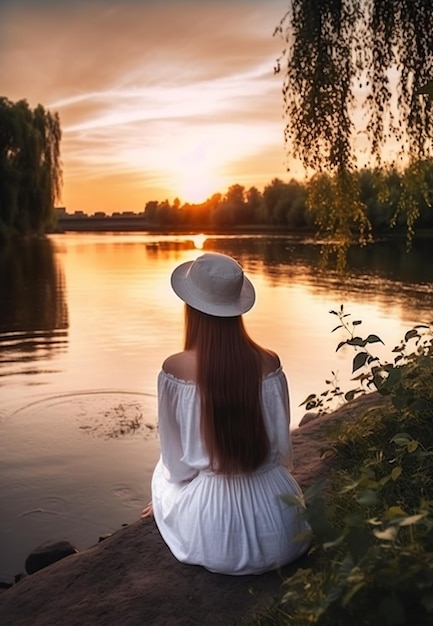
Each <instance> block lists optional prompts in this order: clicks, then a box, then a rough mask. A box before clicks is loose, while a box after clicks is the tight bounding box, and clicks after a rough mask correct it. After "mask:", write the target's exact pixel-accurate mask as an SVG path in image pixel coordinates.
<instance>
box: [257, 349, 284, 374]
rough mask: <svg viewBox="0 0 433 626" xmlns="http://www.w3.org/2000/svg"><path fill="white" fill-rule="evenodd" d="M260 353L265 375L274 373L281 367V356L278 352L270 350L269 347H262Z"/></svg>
mask: <svg viewBox="0 0 433 626" xmlns="http://www.w3.org/2000/svg"><path fill="white" fill-rule="evenodd" d="M260 355H261V358H262V368H263V376H267V375H268V374H272V372H275V370H277V369H278V368H279V367H280V365H281V361H280V357H279V356H278V354H277V353H276V352H273V351H272V350H268V349H267V348H261V350H260Z"/></svg>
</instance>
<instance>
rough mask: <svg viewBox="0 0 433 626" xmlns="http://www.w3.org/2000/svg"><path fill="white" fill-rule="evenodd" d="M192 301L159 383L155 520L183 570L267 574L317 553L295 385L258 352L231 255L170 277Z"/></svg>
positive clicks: (245, 287)
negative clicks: (303, 500) (180, 343)
mask: <svg viewBox="0 0 433 626" xmlns="http://www.w3.org/2000/svg"><path fill="white" fill-rule="evenodd" d="M171 285H172V287H173V290H174V291H175V293H176V294H177V295H178V296H179V297H180V298H181V299H182V300H183V301H184V302H185V305H186V308H185V322H186V323H185V349H184V350H183V352H180V353H178V354H174V355H172V356H170V357H168V358H167V359H166V360H165V361H164V363H163V366H162V370H161V372H160V374H159V377H158V427H159V435H160V444H161V457H160V460H159V461H158V464H157V466H156V468H155V470H154V473H153V478H152V503H151V504H149V505H148V507H146V508H145V509H144V511H143V513H142V517H148V516H149V515H152V514H153V515H154V517H155V521H156V524H157V526H158V528H159V530H160V532H161V535H162V537H163V539H164V541H165V542H166V543H167V545H168V547H169V548H170V550H171V552H172V553H173V555H174V556H175V557H176V558H177V559H178V560H179V561H181V562H183V563H191V564H196V565H202V566H204V567H205V568H207V569H208V570H210V571H212V572H218V573H222V574H238V575H239V574H259V573H261V572H265V571H268V570H272V569H275V568H277V567H280V566H282V565H285V564H287V563H289V562H290V561H293V560H294V559H296V558H297V557H299V556H300V555H301V554H303V553H304V552H305V551H306V550H307V549H308V547H309V543H310V539H309V530H308V525H307V523H306V522H305V521H304V520H303V519H302V515H301V512H300V510H299V509H298V508H297V507H295V506H288V505H287V504H285V503H284V502H283V500H282V498H281V496H282V495H286V494H291V495H296V496H301V495H302V494H301V490H300V488H299V486H298V484H297V483H296V481H295V480H294V478H293V477H292V476H291V475H290V473H289V470H290V469H291V466H292V452H291V440H290V431H289V399H288V390H287V381H286V378H285V375H284V373H283V371H282V368H281V365H280V361H279V358H278V356H277V355H276V354H275V353H274V352H272V351H271V350H266V349H265V348H263V347H261V346H259V345H257V344H256V343H255V342H254V341H252V339H251V338H250V337H249V336H248V334H247V333H246V331H245V328H244V325H243V321H242V315H243V314H244V313H246V312H247V311H248V310H249V309H250V308H251V307H252V306H253V304H254V301H255V293H254V287H253V285H252V284H251V282H250V281H249V280H248V278H247V277H246V276H245V275H244V273H243V271H242V268H241V266H240V265H239V264H238V263H237V262H236V261H235V260H234V259H232V258H231V257H228V256H226V255H223V254H216V253H212V254H208V253H207V254H203V255H202V256H200V257H199V258H198V259H196V260H195V261H190V262H187V263H183V264H182V265H180V266H179V267H177V268H176V269H175V270H174V272H173V274H172V276H171Z"/></svg>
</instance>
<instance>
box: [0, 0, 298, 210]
mask: <svg viewBox="0 0 433 626" xmlns="http://www.w3.org/2000/svg"><path fill="white" fill-rule="evenodd" d="M286 9H287V0H260V1H257V0H213V1H208V0H192V1H191V2H182V1H180V0H159V1H158V0H123V1H122V0H117V1H116V0H96V1H93V2H92V1H85V0H78V1H77V0H65V1H61V0H51V1H50V0H0V60H1V62H0V96H5V97H7V98H9V100H12V101H16V100H19V99H26V100H27V101H28V102H29V104H30V106H32V107H34V106H36V105H37V104H38V103H41V104H43V105H44V106H45V107H46V108H48V109H49V110H51V111H57V112H58V113H59V115H60V120H61V126H62V130H63V139H62V160H63V169H64V186H63V197H62V202H61V204H63V205H64V206H66V207H67V210H68V211H70V212H73V211H76V210H83V211H86V212H88V213H93V212H95V211H106V212H107V213H112V212H113V211H124V210H132V211H141V210H143V207H144V205H145V203H146V202H147V201H148V200H164V199H166V198H167V199H168V200H170V201H172V200H173V199H174V198H175V197H179V198H180V200H181V201H182V202H187V201H190V202H200V201H203V200H205V199H207V198H208V197H210V196H211V195H212V194H213V193H215V192H223V193H224V192H225V191H226V190H227V188H228V187H229V186H230V185H232V184H235V183H239V184H241V185H244V186H245V187H246V188H248V187H250V186H252V185H255V186H257V187H258V188H259V189H262V188H263V186H264V185H266V184H267V183H269V182H271V180H272V179H273V178H275V177H279V178H282V179H284V180H286V179H287V180H288V179H289V178H290V176H291V174H289V173H287V166H288V165H289V162H288V158H287V155H286V153H285V149H284V136H283V132H284V118H283V99H282V94H281V87H282V80H283V76H282V75H274V73H273V68H274V64H275V60H276V58H277V57H278V56H279V54H280V53H281V51H282V48H283V42H282V41H281V39H280V38H279V37H273V32H274V29H275V27H276V26H277V25H278V23H279V21H280V19H281V18H282V17H283V15H284V13H285V11H286Z"/></svg>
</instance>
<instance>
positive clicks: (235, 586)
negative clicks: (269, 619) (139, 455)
mask: <svg viewBox="0 0 433 626" xmlns="http://www.w3.org/2000/svg"><path fill="white" fill-rule="evenodd" d="M383 402H384V400H383V398H381V397H380V396H378V395H377V394H369V395H367V396H363V397H361V398H358V399H356V400H354V401H352V402H350V403H348V404H346V405H344V406H343V407H341V408H340V409H338V410H337V411H335V412H334V413H331V414H329V415H326V416H322V417H320V418H318V419H316V420H313V421H311V422H309V423H307V424H305V425H303V426H300V427H299V428H297V429H296V430H294V431H293V433H292V438H293V452H294V459H295V470H294V472H293V474H294V476H295V478H296V479H297V481H298V482H299V484H300V485H301V487H302V488H303V489H306V488H307V487H308V486H310V485H311V484H313V483H314V482H315V481H316V480H318V479H319V478H323V477H325V476H326V475H327V474H328V475H329V472H330V471H332V467H333V463H334V461H333V458H332V455H327V454H325V455H324V456H323V455H322V451H323V449H326V446H327V442H328V433H329V431H330V429H331V428H333V427H334V426H335V425H336V424H337V423H339V422H341V421H347V420H353V419H356V417H357V416H359V415H361V414H363V413H365V411H367V410H370V409H372V408H374V407H376V406H378V405H380V404H382V403H383ZM53 539H55V538H54V537H53ZM307 563H308V556H307V557H304V558H303V559H300V560H299V561H298V562H296V563H294V564H292V565H289V566H287V567H286V568H284V569H283V570H282V571H275V572H268V573H266V574H262V575H260V576H242V577H233V576H223V575H219V574H211V573H210V572H207V571H206V570H204V569H203V568H201V567H198V566H191V565H183V564H181V563H179V562H178V561H176V560H175V559H174V557H173V556H172V555H171V553H170V552H169V550H168V548H167V547H166V546H165V544H164V542H163V541H162V539H161V536H160V535H159V532H158V530H157V528H156V526H155V523H154V521H153V520H138V521H136V522H134V523H133V524H130V525H129V526H127V527H125V528H122V529H121V530H119V531H117V532H116V533H114V534H113V535H112V536H111V537H108V538H107V539H105V540H104V541H103V542H102V543H99V544H97V545H95V546H93V547H90V548H89V549H87V550H83V551H82V552H79V553H77V554H74V555H71V556H69V557H67V558H65V559H63V560H61V561H58V562H57V563H54V564H53V565H51V566H49V567H47V568H45V569H43V570H40V571H39V572H37V573H35V574H33V575H31V576H26V577H24V578H23V579H22V580H21V581H20V582H18V583H17V584H15V585H14V586H13V587H11V588H10V589H8V590H6V591H2V592H1V593H0V623H1V624H2V626H30V624H31V625H32V626H50V625H53V626H54V625H57V624H60V623H61V624H63V625H64V626H78V625H79V624H80V625H86V624H98V626H118V625H119V624H122V626H142V625H143V624H145V623H148V624H152V625H154V626H163V625H164V626H167V625H169V624H173V625H176V626H177V625H179V626H193V625H195V624H197V625H199V624H206V625H208V626H214V625H215V626H219V625H221V626H234V625H240V624H248V623H249V622H250V621H251V619H252V617H253V616H254V614H255V613H256V612H257V611H262V610H263V609H265V608H266V606H267V605H268V604H269V603H272V602H273V601H274V600H275V599H276V598H278V597H279V595H280V590H281V583H282V581H283V579H284V578H287V577H289V576H290V575H291V574H292V573H293V572H294V571H295V570H296V569H297V568H298V567H302V566H305V565H306V564H307Z"/></svg>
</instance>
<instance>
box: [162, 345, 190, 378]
mask: <svg viewBox="0 0 433 626" xmlns="http://www.w3.org/2000/svg"><path fill="white" fill-rule="evenodd" d="M162 369H163V370H164V372H166V373H167V374H171V375H172V376H174V377H175V378H179V379H180V380H192V381H195V380H196V372H197V360H196V356H195V353H194V352H193V351H192V350H184V351H183V352H177V353H176V354H172V355H170V356H169V357H167V358H166V359H165V361H164V363H163V364H162Z"/></svg>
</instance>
